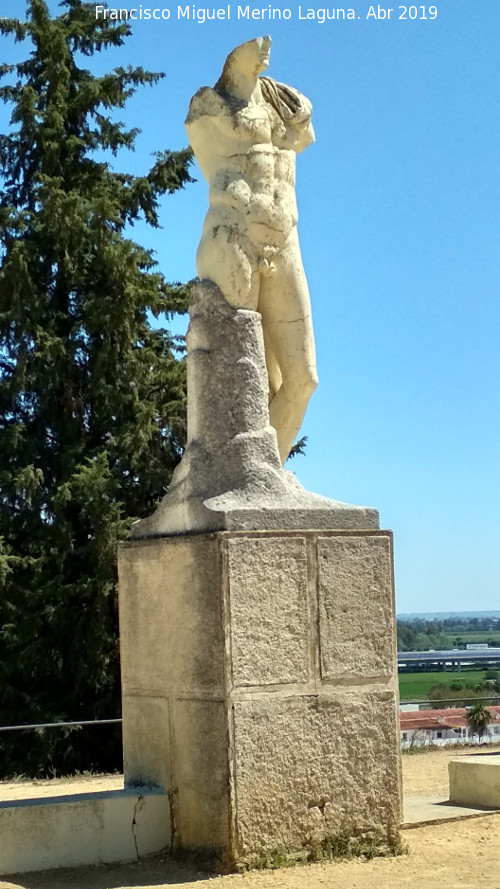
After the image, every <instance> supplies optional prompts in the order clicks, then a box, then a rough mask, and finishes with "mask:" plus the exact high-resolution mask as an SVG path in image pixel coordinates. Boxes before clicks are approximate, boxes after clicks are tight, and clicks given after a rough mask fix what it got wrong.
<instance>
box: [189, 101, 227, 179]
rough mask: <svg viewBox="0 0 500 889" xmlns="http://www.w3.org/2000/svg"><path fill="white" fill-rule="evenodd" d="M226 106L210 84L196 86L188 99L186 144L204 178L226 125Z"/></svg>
mask: <svg viewBox="0 0 500 889" xmlns="http://www.w3.org/2000/svg"><path fill="white" fill-rule="evenodd" d="M226 118H227V107H226V105H225V103H224V100H223V99H222V97H221V96H220V95H219V94H218V93H217V92H216V91H215V90H214V89H212V88H211V87H208V86H204V87H202V88H201V89H199V90H198V92H197V93H195V95H194V96H193V98H192V99H191V102H190V103H189V109H188V114H187V117H186V120H185V127H186V131H187V134H188V138H189V144H190V146H191V148H192V149H193V152H194V156H195V158H196V160H197V161H198V164H199V166H200V169H201V171H202V173H203V175H204V177H205V179H207V181H209V178H210V169H211V165H212V162H213V160H214V158H215V157H217V156H218V151H217V150H216V147H217V146H220V144H221V142H222V141H223V139H224V130H225V128H226V127H227V122H226Z"/></svg>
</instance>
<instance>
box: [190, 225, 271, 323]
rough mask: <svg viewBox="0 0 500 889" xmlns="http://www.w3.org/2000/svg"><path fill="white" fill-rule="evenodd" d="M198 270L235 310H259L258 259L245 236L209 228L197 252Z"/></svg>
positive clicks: (217, 228) (221, 226)
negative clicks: (215, 286) (212, 283)
mask: <svg viewBox="0 0 500 889" xmlns="http://www.w3.org/2000/svg"><path fill="white" fill-rule="evenodd" d="M196 271H197V272H198V275H199V277H200V278H208V279H209V280H210V281H213V282H214V284H216V285H217V287H218V288H219V290H220V291H221V292H222V294H223V296H224V298H225V299H226V300H227V301H228V303H229V304H230V305H232V306H234V308H236V309H251V310H252V311H254V312H255V311H257V302H258V298H259V284H260V282H259V271H258V256H257V252H256V250H255V248H254V247H253V245H252V244H251V243H250V241H249V240H248V238H247V237H245V235H242V234H241V233H240V232H237V231H236V232H235V231H234V230H233V229H231V228H230V227H228V226H224V225H218V226H214V227H210V228H206V229H205V230H204V231H203V235H202V238H201V241H200V245H199V247H198V251H197V253H196Z"/></svg>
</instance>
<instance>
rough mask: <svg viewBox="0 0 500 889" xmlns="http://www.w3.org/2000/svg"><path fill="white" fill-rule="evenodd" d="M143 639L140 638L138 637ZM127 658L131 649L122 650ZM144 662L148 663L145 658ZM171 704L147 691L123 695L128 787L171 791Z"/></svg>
mask: <svg viewBox="0 0 500 889" xmlns="http://www.w3.org/2000/svg"><path fill="white" fill-rule="evenodd" d="M139 638H140V637H139ZM122 652H123V654H122V662H123V657H125V659H126V657H127V655H128V649H127V648H124V649H122ZM145 660H149V658H148V657H145ZM170 706H171V705H170V702H169V700H168V699H167V698H166V697H165V696H163V697H161V696H160V695H156V694H153V693H149V694H148V693H147V692H145V691H139V692H135V693H134V692H131V691H129V687H128V684H127V683H126V682H125V683H124V688H123V692H122V737H123V773H124V775H125V783H126V785H127V786H129V787H143V786H151V787H162V788H170V787H172V731H171V718H170Z"/></svg>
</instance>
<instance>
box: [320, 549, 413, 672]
mask: <svg viewBox="0 0 500 889" xmlns="http://www.w3.org/2000/svg"><path fill="white" fill-rule="evenodd" d="M392 574H393V572H392V551H391V538H390V536H389V535H388V534H384V533H383V532H382V533H380V532H379V534H369V535H367V534H364V535H359V536H356V534H349V535H337V536H335V535H334V536H328V537H324V536H320V537H319V538H318V596H319V627H320V650H321V675H322V678H323V679H327V680H333V681H335V680H337V681H339V680H342V681H345V680H347V679H349V680H351V681H356V679H370V678H372V679H373V678H376V677H380V676H390V675H392V674H393V671H394V663H395V658H396V644H395V617H394V602H393V598H394V597H393V577H392Z"/></svg>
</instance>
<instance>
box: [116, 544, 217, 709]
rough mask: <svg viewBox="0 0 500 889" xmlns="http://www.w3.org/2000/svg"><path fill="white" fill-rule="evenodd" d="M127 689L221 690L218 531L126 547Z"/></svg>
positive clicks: (123, 626)
mask: <svg viewBox="0 0 500 889" xmlns="http://www.w3.org/2000/svg"><path fill="white" fill-rule="evenodd" d="M118 570H119V589H120V597H119V600H120V650H121V661H122V687H123V688H124V690H125V691H126V692H128V691H133V692H135V691H137V690H140V691H143V692H144V691H147V692H148V693H150V694H152V695H159V696H165V695H166V694H168V689H170V688H171V687H172V686H175V688H176V689H177V690H179V689H182V690H192V689H198V690H200V689H205V690H206V691H207V692H214V691H215V692H218V693H219V694H221V693H222V689H223V686H224V642H223V639H224V636H223V627H222V600H221V596H220V583H221V567H220V552H219V544H218V541H217V539H216V536H215V535H210V534H207V535H198V536H197V535H194V536H193V537H191V538H163V539H158V540H155V539H154V540H148V541H144V542H139V543H138V544H132V545H129V546H127V547H123V548H122V549H121V550H120V554H119V560H118Z"/></svg>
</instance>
